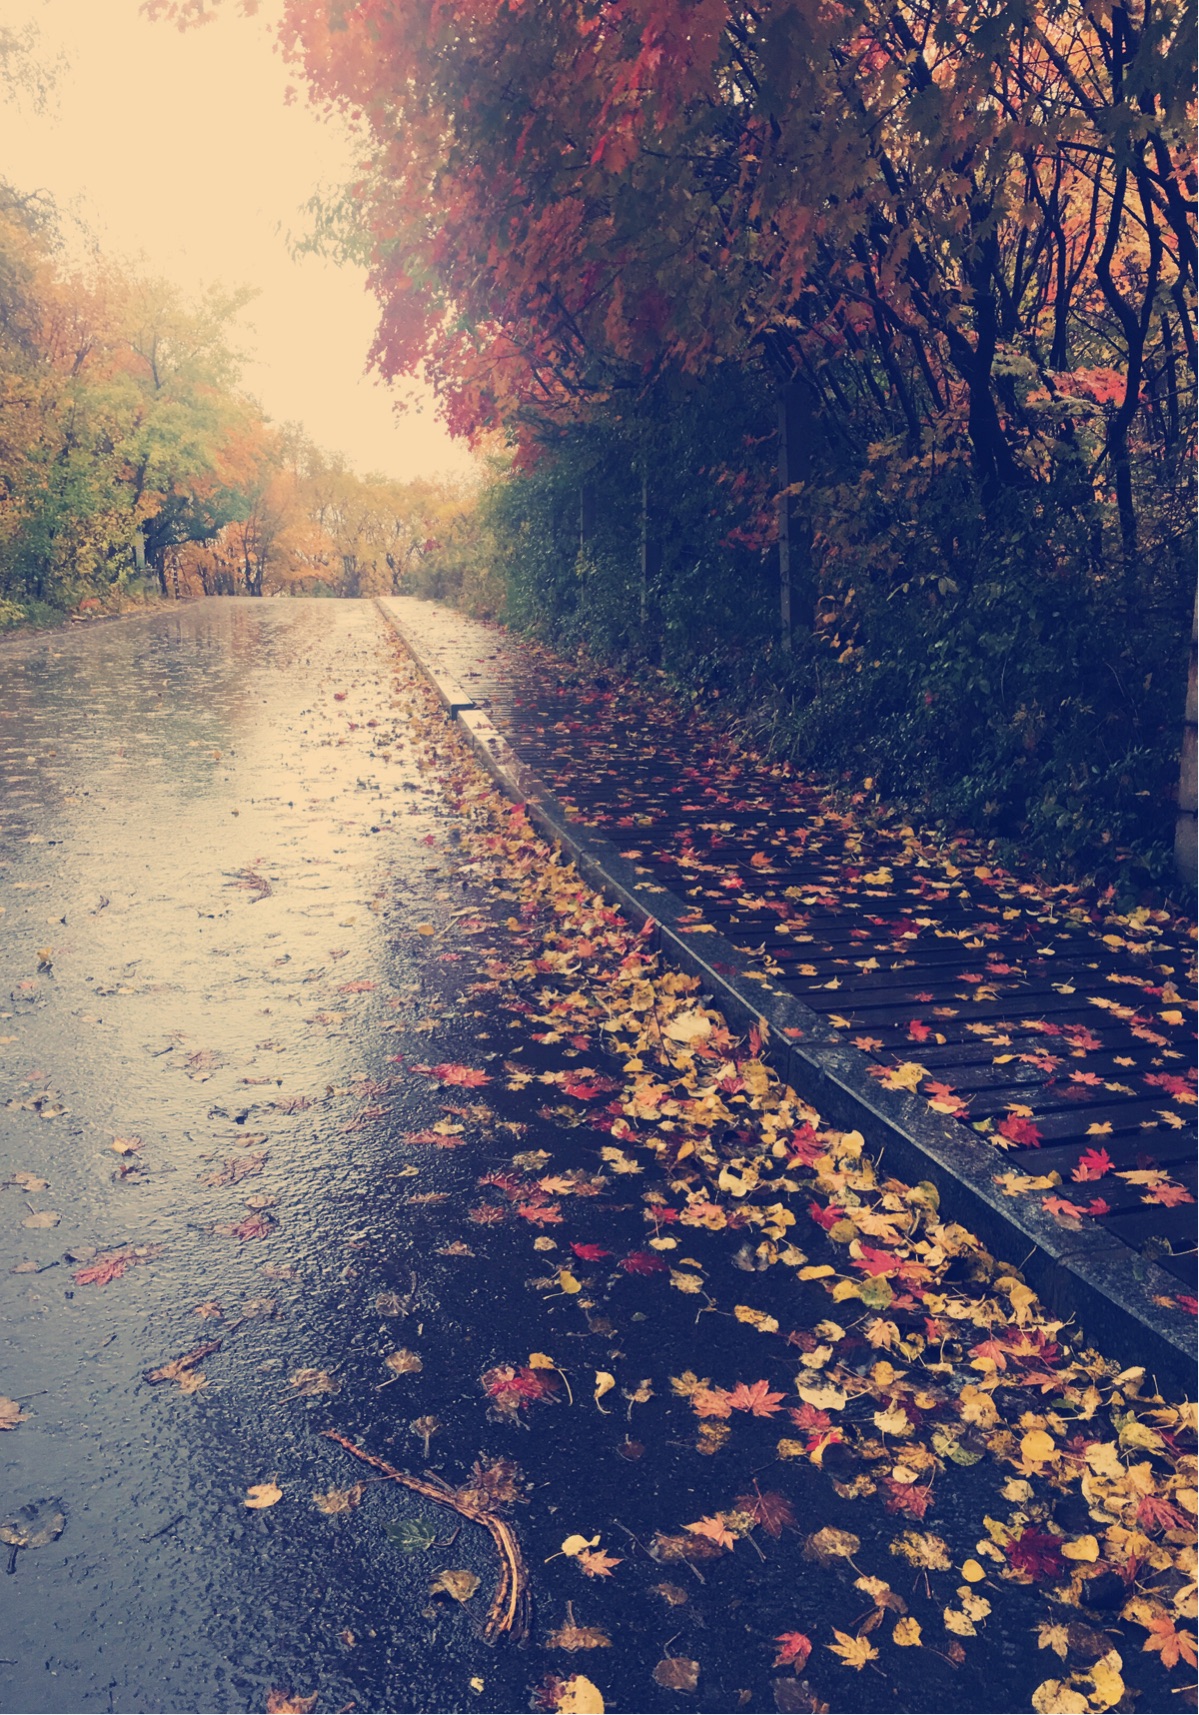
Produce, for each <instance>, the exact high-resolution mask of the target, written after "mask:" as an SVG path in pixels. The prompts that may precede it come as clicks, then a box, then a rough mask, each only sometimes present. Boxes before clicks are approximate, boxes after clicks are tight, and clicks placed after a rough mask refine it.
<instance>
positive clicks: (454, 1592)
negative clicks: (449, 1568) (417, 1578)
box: [429, 1572, 479, 1602]
mask: <svg viewBox="0 0 1199 1715" xmlns="http://www.w3.org/2000/svg"><path fill="white" fill-rule="evenodd" d="M478 1588H479V1580H478V1577H477V1576H476V1574H475V1573H473V1572H439V1573H438V1574H437V1576H436V1578H434V1580H433V1582H432V1584H430V1586H429V1589H430V1591H431V1592H432V1594H433V1595H437V1594H439V1593H440V1592H442V1591H444V1593H445V1594H446V1595H447V1596H452V1597H453V1598H454V1600H455V1602H469V1601H470V1599H471V1597H472V1596H473V1595H474V1593H475V1591H476V1590H477V1589H478Z"/></svg>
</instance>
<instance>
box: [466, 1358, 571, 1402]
mask: <svg viewBox="0 0 1199 1715" xmlns="http://www.w3.org/2000/svg"><path fill="white" fill-rule="evenodd" d="M482 1382H483V1391H484V1393H485V1394H486V1395H487V1397H488V1399H492V1400H494V1401H495V1403H496V1404H497V1405H498V1406H499V1407H500V1409H501V1410H506V1411H508V1412H515V1411H516V1409H517V1408H518V1407H520V1406H525V1405H532V1404H534V1403H535V1402H536V1401H538V1400H544V1399H549V1398H550V1397H551V1395H552V1394H554V1393H555V1392H556V1391H557V1387H558V1382H557V1378H556V1377H555V1376H554V1375H553V1373H552V1372H547V1371H545V1370H531V1369H529V1368H528V1366H527V1365H523V1364H522V1365H521V1366H520V1367H519V1368H517V1367H516V1366H515V1365H513V1364H496V1365H494V1366H493V1367H492V1368H491V1369H489V1370H485V1371H484V1372H483V1376H482Z"/></svg>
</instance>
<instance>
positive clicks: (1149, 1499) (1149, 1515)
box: [1137, 1495, 1189, 1530]
mask: <svg viewBox="0 0 1199 1715" xmlns="http://www.w3.org/2000/svg"><path fill="white" fill-rule="evenodd" d="M1188 1522H1189V1521H1188V1519H1187V1517H1186V1514H1185V1513H1181V1512H1179V1510H1178V1508H1177V1507H1176V1506H1174V1505H1173V1503H1172V1502H1170V1501H1163V1500H1161V1499H1160V1498H1159V1496H1157V1495H1142V1497H1141V1499H1140V1500H1139V1501H1138V1502H1137V1523H1138V1524H1139V1525H1140V1526H1141V1528H1142V1529H1143V1530H1184V1529H1185V1528H1186V1526H1187V1523H1188Z"/></svg>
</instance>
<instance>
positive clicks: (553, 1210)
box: [516, 1203, 562, 1227]
mask: <svg viewBox="0 0 1199 1715" xmlns="http://www.w3.org/2000/svg"><path fill="white" fill-rule="evenodd" d="M516 1212H517V1214H518V1215H520V1216H521V1217H522V1219H524V1220H526V1221H532V1222H533V1224H534V1226H537V1227H550V1226H560V1225H561V1222H562V1209H561V1206H560V1204H558V1203H518V1204H517V1205H516Z"/></svg>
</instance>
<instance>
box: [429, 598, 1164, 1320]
mask: <svg viewBox="0 0 1199 1715" xmlns="http://www.w3.org/2000/svg"><path fill="white" fill-rule="evenodd" d="M402 605H403V608H404V616H403V617H404V624H405V625H406V626H407V627H408V628H409V629H410V630H412V631H414V632H417V631H418V632H419V636H420V640H421V646H422V648H423V649H425V650H426V651H427V652H428V653H429V654H430V655H431V656H433V657H435V658H436V659H437V660H438V661H439V663H440V666H441V667H442V669H443V670H444V671H445V672H447V673H449V674H450V675H452V677H453V678H454V679H456V680H457V681H458V682H459V684H461V685H462V687H463V688H464V690H465V691H467V692H468V693H469V695H471V696H472V697H473V698H474V699H475V700H476V701H478V702H480V703H484V704H486V705H487V706H488V712H489V713H490V715H491V718H492V720H493V721H494V722H495V724H496V725H497V726H498V727H499V728H500V730H501V731H502V732H503V733H504V734H505V736H506V737H507V738H508V740H509V742H510V743H511V744H512V746H513V748H514V749H515V750H516V752H517V753H518V755H519V756H520V757H521V758H522V759H523V760H524V761H525V762H526V763H527V764H528V765H529V767H530V768H531V769H532V770H533V772H534V773H535V774H537V775H539V776H540V777H541V778H542V779H543V780H544V781H545V782H546V784H547V785H548V786H549V788H550V789H551V790H552V791H553V792H554V793H555V794H556V796H557V797H558V799H559V801H560V802H561V803H562V804H563V805H564V806H565V807H566V808H567V810H568V811H570V812H571V813H572V814H573V815H574V816H576V817H577V818H578V819H579V820H580V821H581V822H582V823H584V824H585V825H586V826H588V827H591V828H593V829H594V830H595V831H596V832H597V833H600V834H602V835H603V836H604V837H606V838H607V839H609V840H611V841H612V842H613V843H615V844H616V845H617V847H618V849H619V850H620V852H621V853H622V855H623V856H625V857H626V858H628V859H630V860H631V861H632V862H634V863H635V865H636V866H637V868H638V870H639V871H640V872H642V873H643V874H644V876H645V878H646V880H648V881H652V882H653V883H655V884H657V885H660V886H662V887H665V888H668V889H669V890H670V891H671V892H672V893H674V894H675V895H676V896H678V897H680V898H682V899H684V900H686V901H687V902H688V903H689V904H690V905H691V907H692V908H693V911H694V924H693V931H694V933H695V934H696V935H697V936H702V935H703V934H704V933H705V932H706V930H707V929H709V928H710V929H714V930H718V931H719V932H720V933H721V934H723V935H724V936H725V937H726V938H727V939H728V940H729V941H731V942H733V943H734V944H735V945H737V946H739V947H741V948H744V949H746V950H748V951H750V952H751V953H752V954H753V956H754V958H755V960H756V961H757V962H758V963H759V965H760V968H761V969H763V970H764V971H767V972H769V973H770V974H771V976H772V977H773V979H774V981H775V983H776V984H777V985H778V986H780V987H782V988H784V989H786V990H788V991H789V992H791V993H793V994H794V995H795V996H796V997H797V998H798V999H800V1000H802V1001H803V1002H804V1004H805V1005H806V1006H808V1007H810V1008H812V1009H813V1010H814V1011H816V1012H817V1013H819V1014H821V1015H822V1016H823V1017H824V1018H826V1019H827V1020H828V1021H829V1022H830V1023H831V1024H832V1025H833V1026H834V1027H835V1028H836V1029H837V1030H838V1031H841V1032H844V1034H845V1038H846V1040H848V1041H849V1042H851V1043H852V1044H853V1045H854V1046H855V1047H857V1048H858V1049H860V1050H861V1051H862V1052H863V1053H864V1054H866V1055H867V1056H868V1057H869V1059H870V1060H871V1061H872V1062H873V1071H874V1075H875V1076H876V1077H878V1078H879V1080H880V1081H881V1082H883V1083H890V1084H891V1085H892V1086H893V1087H898V1088H911V1089H914V1090H916V1091H918V1092H919V1093H920V1094H921V1095H922V1096H923V1097H924V1098H925V1099H926V1100H927V1101H928V1102H929V1103H930V1105H931V1106H932V1107H933V1108H934V1109H935V1110H936V1111H937V1112H939V1113H942V1114H948V1115H952V1116H954V1117H956V1118H958V1119H959V1120H960V1121H961V1123H962V1124H963V1125H970V1126H972V1127H973V1128H974V1130H975V1131H976V1133H980V1134H981V1135H984V1136H986V1137H987V1138H989V1139H990V1140H991V1141H992V1142H993V1143H994V1145H995V1148H996V1159H997V1169H996V1171H997V1172H1000V1173H1010V1174H1011V1175H1012V1176H1013V1177H1012V1178H1011V1180H1010V1186H1011V1189H1012V1194H1013V1195H1014V1196H1035V1197H1037V1198H1039V1199H1040V1200H1041V1201H1042V1203H1043V1204H1044V1206H1045V1207H1046V1208H1048V1209H1049V1210H1050V1212H1051V1213H1052V1214H1053V1215H1054V1216H1055V1218H1056V1219H1057V1220H1058V1221H1059V1222H1060V1223H1061V1224H1062V1225H1063V1226H1065V1227H1068V1228H1073V1229H1076V1230H1081V1231H1085V1230H1086V1229H1087V1228H1088V1227H1089V1226H1091V1225H1092V1224H1093V1223H1097V1224H1098V1225H1099V1226H1101V1227H1103V1228H1106V1229H1107V1230H1108V1231H1109V1232H1111V1233H1112V1234H1113V1235H1115V1236H1118V1237H1119V1238H1121V1239H1123V1240H1124V1241H1125V1242H1126V1243H1127V1244H1128V1245H1130V1246H1131V1247H1132V1248H1133V1249H1134V1250H1136V1251H1139V1252H1141V1253H1142V1254H1145V1255H1148V1256H1151V1257H1153V1258H1155V1259H1156V1260H1157V1261H1158V1262H1159V1263H1160V1264H1161V1266H1162V1267H1163V1268H1165V1269H1166V1270H1167V1271H1168V1272H1169V1273H1170V1274H1171V1275H1172V1276H1173V1277H1174V1278H1175V1279H1176V1280H1177V1281H1178V1282H1179V1291H1180V1301H1181V1302H1183V1303H1185V1302H1187V1301H1188V1299H1189V1297H1190V1296H1191V1295H1193V1293H1194V1288H1195V1279H1196V1267H1195V1261H1196V1258H1195V1239H1194V1225H1195V1222H1194V1217H1195V1201H1194V1200H1195V1196H1196V1140H1195V1114H1196V1107H1195V1002H1194V985H1195V976H1194V950H1195V941H1194V932H1193V926H1191V925H1189V924H1187V923H1185V922H1182V921H1179V920H1176V919H1171V918H1169V917H1168V916H1167V915H1166V914H1165V913H1154V912H1149V911H1139V912H1136V913H1134V914H1133V915H1132V917H1117V916H1115V915H1114V914H1113V913H1112V911H1111V909H1110V906H1107V905H1105V904H1104V902H1103V901H1102V900H1101V899H1099V898H1097V897H1095V896H1094V895H1093V894H1087V893H1086V892H1085V891H1083V890H1079V889H1074V888H1069V887H1049V886H1045V885H1043V884H1040V883H1039V882H1038V881H1037V880H1036V878H1035V877H1034V876H1032V875H1031V874H1028V875H1017V874H1013V873H1012V872H1010V871H1006V870H1003V869H1001V868H1000V867H998V866H997V865H996V864H995V863H994V862H993V861H990V860H989V858H988V855H987V853H986V852H985V850H983V849H980V848H979V847H978V846H977V845H976V844H975V843H974V842H972V841H970V840H968V839H966V838H961V839H956V840H946V839H944V838H938V836H936V835H935V834H934V833H933V832H932V831H931V830H928V829H922V828H920V827H919V826H914V825H912V824H911V823H905V822H904V821H902V820H901V819H900V818H898V817H891V816H889V815H888V814H887V813H886V812H885V811H883V810H881V809H880V808H879V807H878V806H877V805H875V804H874V803H872V802H871V801H870V799H869V798H868V796H867V795H866V794H865V793H864V792H859V793H857V794H852V793H850V792H849V791H848V789H846V790H844V791H841V792H838V793H836V794H830V793H829V792H828V791H827V790H826V789H825V788H824V787H823V786H821V785H820V784H819V783H817V782H814V781H812V780H810V779H805V778H803V777H801V776H798V775H796V774H795V773H794V772H792V771H791V770H790V769H789V768H787V767H786V766H780V765H778V764H773V763H770V762H767V761H765V760H763V759H762V758H760V757H757V756H755V755H754V754H752V753H751V752H747V751H745V750H742V749H737V748H735V747H734V746H733V745H732V744H731V743H730V741H729V740H728V738H727V737H726V736H724V735H723V734H721V733H720V732H719V731H718V730H717V729H715V728H714V727H713V726H712V725H711V724H710V723H709V722H707V721H705V720H703V719H702V718H699V717H697V716H696V715H694V714H693V713H691V712H690V711H687V710H685V709H683V708H681V707H679V706H678V705H677V704H673V703H671V702H670V701H669V700H668V699H667V698H665V697H662V698H655V697H651V696H650V695H648V694H647V693H645V692H643V691H641V690H639V689H637V688H635V687H631V686H627V685H614V684H612V683H610V682H609V681H608V680H607V679H606V677H605V676H603V675H602V674H601V675H598V676H596V675H592V674H581V673H580V672H579V671H577V670H576V669H574V668H572V667H571V666H569V665H568V664H566V663H564V662H562V661H561V660H559V659H557V658H555V657H553V656H551V655H550V654H548V653H547V652H546V651H544V650H542V649H539V648H537V647H535V646H532V645H529V644H527V643H525V642H522V641H521V640H518V639H514V638H512V637H509V636H507V635H506V634H504V633H502V632H500V631H497V630H496V629H495V628H491V627H486V626H483V625H480V624H478V623H477V622H474V621H470V620H466V619H464V618H463V617H462V616H461V615H458V614H451V613H449V612H448V611H447V610H444V609H439V608H437V607H435V606H433V605H432V604H423V603H418V602H405V603H403V604H402ZM1055 1176H1056V1181H1055ZM1027 1180H1033V1181H1034V1182H1035V1181H1048V1183H1033V1184H1031V1185H1029V1184H1027V1183H1026V1181H1027Z"/></svg>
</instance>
